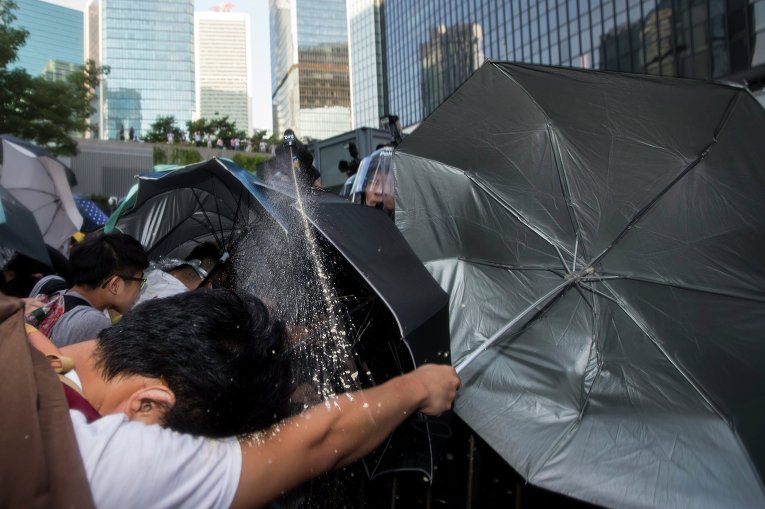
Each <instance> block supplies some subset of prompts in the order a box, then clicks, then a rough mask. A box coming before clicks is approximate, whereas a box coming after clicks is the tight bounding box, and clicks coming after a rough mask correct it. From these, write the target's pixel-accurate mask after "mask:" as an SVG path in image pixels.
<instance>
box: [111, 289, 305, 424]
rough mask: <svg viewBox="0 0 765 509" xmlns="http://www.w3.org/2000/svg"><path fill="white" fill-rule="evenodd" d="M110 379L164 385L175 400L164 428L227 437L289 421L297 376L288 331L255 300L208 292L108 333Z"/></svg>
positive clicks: (153, 306)
mask: <svg viewBox="0 0 765 509" xmlns="http://www.w3.org/2000/svg"><path fill="white" fill-rule="evenodd" d="M96 359H97V366H98V368H99V370H100V371H101V373H102V374H103V376H104V378H105V379H107V380H111V379H113V378H116V377H121V376H130V375H142V376H146V377H150V378H160V379H162V380H163V381H164V382H165V383H166V384H167V386H168V387H169V388H170V390H172V391H173V393H174V394H175V405H174V406H173V407H172V409H170V410H169V411H168V413H167V414H166V419H165V425H166V426H168V427H169V428H171V429H174V430H176V431H180V432H184V433H192V434H195V435H204V436H208V437H226V436H232V435H243V434H247V433H253V432H255V431H259V430H262V429H265V428H267V427H268V426H270V425H271V424H273V423H275V422H277V421H278V420H279V419H281V418H283V417H285V416H286V412H287V410H288V402H289V395H290V388H291V368H290V359H289V355H288V350H287V333H286V330H285V327H284V324H283V323H282V322H280V321H278V320H272V319H271V318H270V316H269V313H268V309H267V308H266V306H265V305H264V304H263V302H261V301H260V299H257V298H256V297H251V296H240V295H238V294H237V293H234V292H232V291H230V290H224V289H219V290H210V289H201V290H195V291H193V292H187V293H182V294H178V295H174V296H172V297H167V298H164V299H153V300H149V301H146V302H144V303H142V304H140V305H138V306H136V307H135V308H133V309H132V310H130V311H129V312H128V313H127V314H125V316H123V317H122V319H121V320H120V322H119V323H117V324H116V325H113V326H112V327H109V328H108V329H105V330H103V331H101V333H100V334H99V340H98V346H97V349H96Z"/></svg>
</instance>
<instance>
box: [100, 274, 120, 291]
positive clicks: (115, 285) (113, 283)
mask: <svg viewBox="0 0 765 509" xmlns="http://www.w3.org/2000/svg"><path fill="white" fill-rule="evenodd" d="M121 283H122V279H120V278H119V277H118V276H111V277H110V278H109V279H107V280H106V283H104V285H103V288H104V289H105V290H106V291H107V292H109V293H111V294H112V295H117V293H119V285H120V284H121Z"/></svg>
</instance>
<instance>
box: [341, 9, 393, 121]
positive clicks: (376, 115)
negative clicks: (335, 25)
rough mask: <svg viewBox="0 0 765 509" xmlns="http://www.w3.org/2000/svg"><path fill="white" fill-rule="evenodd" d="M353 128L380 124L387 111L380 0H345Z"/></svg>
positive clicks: (383, 31)
mask: <svg viewBox="0 0 765 509" xmlns="http://www.w3.org/2000/svg"><path fill="white" fill-rule="evenodd" d="M347 8H348V44H349V48H348V56H349V60H350V70H351V104H352V105H353V106H352V109H353V128H354V129H357V128H359V127H373V128H379V127H380V117H381V116H383V115H386V114H387V113H388V111H387V102H388V99H387V95H388V92H387V86H386V81H385V40H384V36H385V22H384V16H383V12H384V11H383V0H348V1H347Z"/></svg>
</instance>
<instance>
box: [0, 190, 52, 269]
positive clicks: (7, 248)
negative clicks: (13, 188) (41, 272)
mask: <svg viewBox="0 0 765 509" xmlns="http://www.w3.org/2000/svg"><path fill="white" fill-rule="evenodd" d="M0 249H2V251H1V252H0V268H3V267H4V266H5V265H6V263H7V262H9V261H10V259H11V258H12V257H13V256H14V255H15V254H16V253H21V254H24V255H26V256H28V257H30V258H33V259H35V260H38V261H40V262H43V263H45V264H46V265H48V266H51V261H50V257H49V256H48V250H47V248H46V247H45V242H44V241H43V237H42V233H40V228H38V226H37V222H36V221H35V216H34V215H33V214H32V213H31V212H30V211H29V210H27V208H26V207H24V205H22V204H21V203H19V201H18V200H17V199H16V198H14V197H13V195H12V194H11V193H9V192H8V191H7V190H6V189H5V188H4V187H3V186H0Z"/></svg>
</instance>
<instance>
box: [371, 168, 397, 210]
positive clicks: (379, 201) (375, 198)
mask: <svg viewBox="0 0 765 509" xmlns="http://www.w3.org/2000/svg"><path fill="white" fill-rule="evenodd" d="M393 192H394V191H393V173H392V172H390V171H383V170H378V171H376V172H375V175H374V177H372V183H371V184H370V185H369V187H368V188H367V190H366V191H365V196H364V202H365V203H366V204H367V205H368V206H370V207H381V208H383V209H385V210H386V211H389V212H392V211H393V209H394V208H395V201H394V200H395V197H394V195H393Z"/></svg>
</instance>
